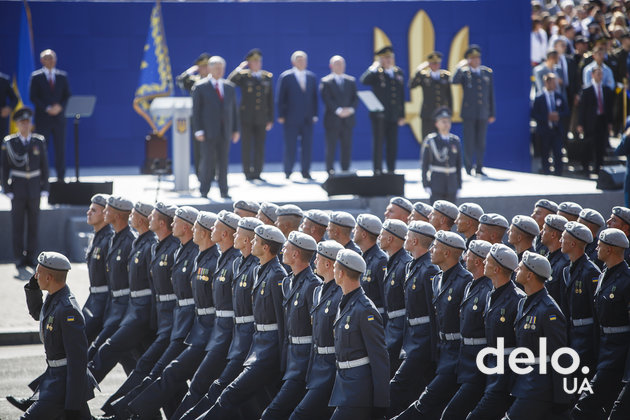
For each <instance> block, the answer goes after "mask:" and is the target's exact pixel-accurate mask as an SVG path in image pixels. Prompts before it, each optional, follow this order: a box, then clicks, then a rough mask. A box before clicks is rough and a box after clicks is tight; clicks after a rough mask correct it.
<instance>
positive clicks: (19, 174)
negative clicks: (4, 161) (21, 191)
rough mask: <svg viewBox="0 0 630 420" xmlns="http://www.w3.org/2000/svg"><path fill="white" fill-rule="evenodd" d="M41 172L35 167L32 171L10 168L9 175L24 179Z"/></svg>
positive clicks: (33, 176)
mask: <svg viewBox="0 0 630 420" xmlns="http://www.w3.org/2000/svg"><path fill="white" fill-rule="evenodd" d="M41 173H42V171H41V170H39V169H36V170H34V171H18V170H15V169H11V174H10V175H9V176H10V177H11V176H14V177H16V178H26V179H31V178H35V177H36V176H40V175H41Z"/></svg>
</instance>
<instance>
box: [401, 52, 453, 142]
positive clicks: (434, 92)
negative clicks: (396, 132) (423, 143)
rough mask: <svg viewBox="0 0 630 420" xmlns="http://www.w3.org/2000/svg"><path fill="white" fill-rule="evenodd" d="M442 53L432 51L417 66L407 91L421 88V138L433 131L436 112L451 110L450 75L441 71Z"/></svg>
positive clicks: (446, 71)
mask: <svg viewBox="0 0 630 420" xmlns="http://www.w3.org/2000/svg"><path fill="white" fill-rule="evenodd" d="M441 64H442V53H441V52H439V51H434V52H432V53H431V54H429V55H428V57H427V61H425V62H424V63H422V64H420V65H419V66H418V70H417V71H416V74H415V75H414V77H413V79H411V81H410V82H409V89H413V88H416V87H418V86H421V87H422V108H421V109H420V118H421V119H422V138H423V139H424V138H426V137H427V136H428V135H429V134H430V133H432V132H433V131H434V124H433V121H434V119H433V115H434V113H435V111H436V110H438V109H440V108H442V107H446V108H448V109H453V96H452V94H451V81H450V78H451V73H450V72H449V71H448V70H444V69H441V68H440V66H441Z"/></svg>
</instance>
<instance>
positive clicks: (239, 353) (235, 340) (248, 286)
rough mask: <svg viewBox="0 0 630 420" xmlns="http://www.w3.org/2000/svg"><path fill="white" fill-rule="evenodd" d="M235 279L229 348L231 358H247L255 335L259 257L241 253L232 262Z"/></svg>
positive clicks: (229, 357) (228, 356)
mask: <svg viewBox="0 0 630 420" xmlns="http://www.w3.org/2000/svg"><path fill="white" fill-rule="evenodd" d="M232 265H233V268H232V272H233V273H234V274H233V277H234V280H233V281H232V282H233V285H232V306H233V307H234V332H233V334H232V343H231V344H230V348H229V350H228V355H227V358H228V359H229V360H241V361H243V360H245V357H246V356H247V353H248V352H249V349H250V347H251V346H252V339H253V337H254V316H253V309H252V286H253V285H254V270H255V269H256V268H257V267H258V258H256V257H255V256H254V255H252V254H249V255H248V256H247V257H245V258H243V256H242V255H240V256H239V257H238V258H236V259H235V260H234V261H233V262H232Z"/></svg>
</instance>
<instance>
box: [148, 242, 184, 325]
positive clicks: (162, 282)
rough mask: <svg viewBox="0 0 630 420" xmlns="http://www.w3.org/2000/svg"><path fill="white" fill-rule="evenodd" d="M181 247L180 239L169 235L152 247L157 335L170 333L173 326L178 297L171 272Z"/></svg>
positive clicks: (152, 277)
mask: <svg viewBox="0 0 630 420" xmlns="http://www.w3.org/2000/svg"><path fill="white" fill-rule="evenodd" d="M178 247H179V239H177V238H176V237H174V236H173V235H168V236H167V237H166V238H164V239H162V240H161V241H160V242H158V243H157V244H153V246H152V247H151V264H150V266H149V271H150V272H151V279H152V280H153V289H154V292H155V300H156V313H157V321H156V322H157V335H164V334H168V335H170V332H171V329H172V328H173V309H174V308H175V305H176V304H177V302H176V300H177V297H176V296H175V293H173V283H172V282H171V273H172V271H173V263H174V260H175V257H174V255H175V251H176V250H177V248H178Z"/></svg>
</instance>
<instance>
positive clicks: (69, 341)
mask: <svg viewBox="0 0 630 420" xmlns="http://www.w3.org/2000/svg"><path fill="white" fill-rule="evenodd" d="M37 261H38V266H37V270H36V272H35V275H34V276H33V277H32V278H31V280H30V281H29V282H28V284H26V285H25V286H24V292H25V293H26V303H27V305H28V311H29V313H30V314H31V316H32V317H33V319H35V320H36V321H39V324H40V326H39V335H40V339H41V340H42V342H43V343H44V351H45V352H46V363H47V365H48V367H47V368H46V372H45V373H44V374H43V375H42V377H41V381H40V383H39V387H38V389H37V392H38V394H39V396H38V399H37V401H36V402H35V403H34V404H33V405H31V406H30V407H29V409H28V410H27V411H26V412H25V413H24V414H23V415H22V417H20V418H21V419H36V420H40V419H57V418H60V417H62V418H65V419H68V420H74V419H90V418H91V416H90V410H89V408H88V405H87V401H88V400H89V399H91V398H92V397H94V393H93V392H92V383H91V380H90V379H91V378H90V376H89V373H88V370H87V339H86V337H85V323H84V321H83V315H82V314H81V308H80V307H79V305H78V304H77V301H76V299H75V298H74V296H73V295H72V293H71V292H70V289H69V288H68V286H67V285H66V277H67V275H68V271H69V270H70V268H71V267H70V262H69V261H68V259H67V258H66V257H65V256H63V255H61V254H59V253H56V252H42V253H41V254H40V255H39V257H38V258H37ZM42 290H45V291H47V292H48V295H47V296H46V301H42Z"/></svg>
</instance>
